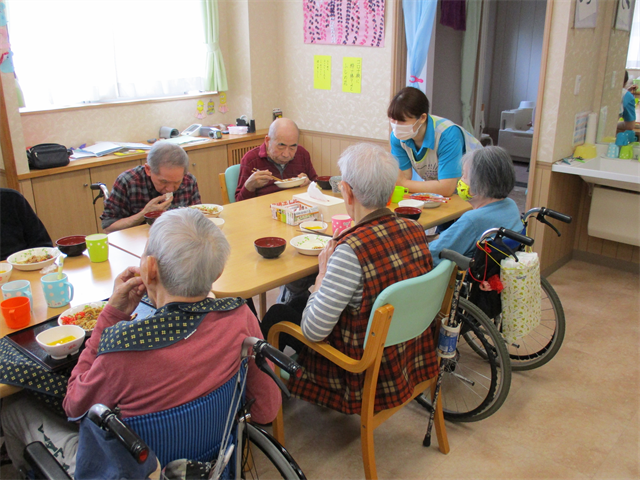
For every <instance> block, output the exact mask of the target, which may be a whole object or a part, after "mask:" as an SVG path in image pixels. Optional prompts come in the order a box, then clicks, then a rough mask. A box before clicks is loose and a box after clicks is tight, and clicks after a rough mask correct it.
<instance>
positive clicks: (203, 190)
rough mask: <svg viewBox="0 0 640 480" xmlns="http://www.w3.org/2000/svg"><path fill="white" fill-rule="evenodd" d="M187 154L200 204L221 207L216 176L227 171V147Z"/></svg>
mask: <svg viewBox="0 0 640 480" xmlns="http://www.w3.org/2000/svg"><path fill="white" fill-rule="evenodd" d="M188 153H189V172H191V173H192V174H193V176H195V177H196V180H197V181H198V190H199V191H200V197H201V198H202V203H215V204H217V205H222V193H221V192H220V183H219V182H218V174H220V173H223V172H224V171H225V170H226V169H227V147H226V146H223V147H213V148H203V149H200V150H192V151H190V152H188Z"/></svg>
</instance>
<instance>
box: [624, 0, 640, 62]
mask: <svg viewBox="0 0 640 480" xmlns="http://www.w3.org/2000/svg"><path fill="white" fill-rule="evenodd" d="M627 68H634V69H640V2H638V1H636V9H635V11H634V12H633V25H632V26H631V36H630V37H629V53H628V54H627Z"/></svg>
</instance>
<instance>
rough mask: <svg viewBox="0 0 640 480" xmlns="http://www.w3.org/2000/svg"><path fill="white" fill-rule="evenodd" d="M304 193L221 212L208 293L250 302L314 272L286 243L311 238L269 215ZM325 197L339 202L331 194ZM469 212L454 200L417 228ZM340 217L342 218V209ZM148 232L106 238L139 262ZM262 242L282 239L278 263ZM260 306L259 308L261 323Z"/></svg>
mask: <svg viewBox="0 0 640 480" xmlns="http://www.w3.org/2000/svg"><path fill="white" fill-rule="evenodd" d="M306 191H307V187H298V188H291V189H283V190H282V191H279V192H276V193H271V194H269V195H263V196H259V197H255V198H251V199H248V200H243V201H241V202H235V203H230V204H226V205H224V206H223V210H222V212H221V213H220V215H219V218H222V219H223V220H224V224H223V226H222V231H223V233H224V234H225V236H226V238H227V240H228V241H229V244H230V245H231V255H230V257H229V260H228V262H227V264H226V266H225V269H224V272H223V273H222V275H221V276H220V278H219V279H218V280H216V281H215V282H214V284H213V285H212V287H211V291H212V292H213V293H214V294H215V295H216V296H217V297H242V298H251V297H253V296H254V295H261V294H264V293H265V292H267V291H269V290H271V289H273V288H276V287H280V286H281V285H285V284H287V283H289V282H292V281H294V280H299V279H301V278H303V277H306V276H307V275H310V274H313V273H316V272H317V271H318V257H317V256H307V255H302V254H300V253H298V252H297V250H296V249H295V248H294V247H293V246H291V244H290V243H289V242H290V241H291V239H292V238H294V237H296V236H299V235H305V234H307V235H308V234H309V233H312V232H303V231H301V230H300V227H299V226H295V225H287V224H286V223H283V222H282V221H279V220H275V219H273V217H272V213H271V205H272V204H274V203H278V202H283V201H287V200H291V199H292V198H293V195H296V194H300V193H304V192H306ZM323 193H325V194H326V193H327V191H323ZM329 195H332V196H339V194H334V193H329ZM343 205H344V204H343ZM397 206H398V205H397V204H393V203H392V204H390V205H389V208H390V209H391V210H393V209H395V208H396V207H397ZM467 210H471V206H470V205H469V203H468V202H465V201H463V200H461V199H460V197H458V196H457V195H454V196H452V197H451V198H450V199H449V200H448V201H447V202H446V203H440V204H439V207H437V208H429V209H427V208H425V209H423V210H422V214H421V216H420V219H419V220H418V222H419V223H420V225H422V226H423V227H424V228H425V229H428V228H431V227H434V226H437V225H440V224H442V223H445V222H448V221H450V220H455V219H456V218H458V217H460V215H462V214H463V213H464V212H466V211H467ZM342 213H346V209H345V210H342ZM324 221H325V222H326V223H327V224H328V225H329V226H328V229H327V231H326V233H328V234H331V233H332V228H331V219H330V218H324ZM149 230H150V227H149V225H140V226H137V227H132V228H128V229H126V230H120V231H117V232H113V233H110V234H109V244H110V245H112V246H114V247H117V248H120V249H122V250H124V251H125V252H128V253H130V254H131V255H135V256H136V257H141V256H142V254H143V253H144V249H145V245H146V242H147V239H148V237H149ZM262 237H280V238H284V239H285V240H286V241H287V247H286V249H285V251H284V252H283V253H282V254H281V255H280V256H279V257H277V258H273V259H267V258H263V257H261V256H260V255H259V254H258V252H257V251H256V249H255V247H254V241H255V240H257V239H258V238H262ZM264 303H265V302H262V301H261V302H260V310H261V312H260V313H261V317H262V315H263V314H264Z"/></svg>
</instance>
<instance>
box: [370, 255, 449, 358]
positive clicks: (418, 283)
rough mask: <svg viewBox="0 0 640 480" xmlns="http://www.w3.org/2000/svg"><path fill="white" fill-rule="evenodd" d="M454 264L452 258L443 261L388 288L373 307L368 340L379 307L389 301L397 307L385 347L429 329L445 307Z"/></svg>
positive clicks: (394, 307) (404, 340)
mask: <svg viewBox="0 0 640 480" xmlns="http://www.w3.org/2000/svg"><path fill="white" fill-rule="evenodd" d="M453 266H454V264H453V262H451V261H450V260H442V261H441V262H440V263H439V264H438V266H437V267H436V268H434V269H433V270H431V271H430V272H428V273H426V274H424V275H421V276H419V277H415V278H410V279H408V280H403V281H401V282H397V283H394V284H393V285H390V286H388V287H387V288H385V289H384V290H383V291H382V292H381V293H380V295H378V298H377V299H376V301H375V303H374V304H373V308H372V309H371V316H370V317H369V325H368V326H367V335H366V337H365V339H366V338H369V329H370V328H371V321H372V320H373V316H374V314H375V311H376V309H378V308H380V307H383V306H384V305H387V304H391V305H392V306H393V309H394V310H393V317H392V318H391V325H389V333H388V334H387V340H386V342H385V344H384V346H385V347H389V346H391V345H397V344H399V343H403V342H406V341H407V340H411V339H412V338H416V337H417V336H418V335H421V334H422V333H423V332H424V331H425V330H426V329H427V328H429V326H430V325H431V323H432V322H433V320H434V319H435V317H436V315H437V314H438V312H439V311H440V308H441V307H442V301H443V300H444V296H445V293H446V291H447V285H449V279H450V278H451V273H452V271H453ZM365 346H366V340H365Z"/></svg>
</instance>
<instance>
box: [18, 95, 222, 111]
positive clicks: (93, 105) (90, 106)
mask: <svg viewBox="0 0 640 480" xmlns="http://www.w3.org/2000/svg"><path fill="white" fill-rule="evenodd" d="M218 93H219V92H202V93H193V94H187V95H175V96H171V97H157V98H145V99H140V100H121V101H113V102H95V103H83V104H77V105H67V106H64V107H49V108H37V109H36V108H26V107H25V108H20V109H19V111H20V115H38V114H42V113H51V112H70V111H74V110H86V109H94V108H104V107H113V106H119V105H142V104H145V103H162V102H175V101H178V100H191V99H195V98H208V97H211V96H212V95H218Z"/></svg>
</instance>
